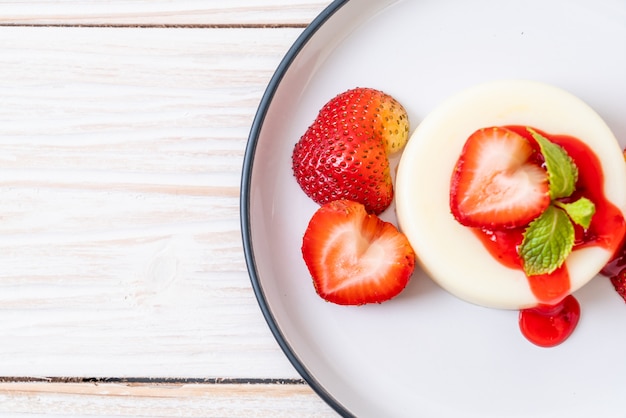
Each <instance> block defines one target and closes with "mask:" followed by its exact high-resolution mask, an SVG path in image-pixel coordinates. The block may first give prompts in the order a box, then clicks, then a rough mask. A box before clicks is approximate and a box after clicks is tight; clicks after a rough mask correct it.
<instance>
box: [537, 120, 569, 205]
mask: <svg viewBox="0 0 626 418" xmlns="http://www.w3.org/2000/svg"><path fill="white" fill-rule="evenodd" d="M527 129H528V132H530V134H531V135H532V136H533V138H534V139H535V141H537V143H538V144H539V148H540V150H541V154H542V155H543V158H544V159H545V161H546V170H547V171H548V182H549V183H550V198H552V199H559V198H561V197H568V196H569V195H571V194H572V193H573V192H574V189H575V188H576V181H577V180H578V167H576V164H575V163H574V161H573V160H572V158H571V157H570V156H569V155H568V154H567V152H566V151H565V150H564V149H563V147H561V146H560V145H557V144H555V143H553V142H551V141H550V140H549V139H547V138H546V137H544V136H543V135H541V134H539V133H537V132H536V131H534V130H533V129H531V128H527Z"/></svg>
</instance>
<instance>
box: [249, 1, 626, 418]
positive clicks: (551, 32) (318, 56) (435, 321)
mask: <svg viewBox="0 0 626 418" xmlns="http://www.w3.org/2000/svg"><path fill="white" fill-rule="evenodd" d="M502 78H524V79H533V80H538V81H543V82H547V83H551V84H554V85H556V86H558V87H562V88H564V89H566V90H569V91H570V92H572V93H574V94H576V95H578V96H579V97H580V98H582V99H583V100H585V101H586V102H587V103H589V104H590V105H591V106H592V107H593V108H594V109H595V110H596V111H597V112H598V113H600V114H601V115H602V116H603V117H604V119H605V120H606V122H607V123H608V124H609V125H610V127H611V128H612V129H613V131H614V133H615V134H616V136H617V137H618V138H620V141H621V144H622V146H624V145H626V2H624V1H623V0H550V1H547V0H524V1H522V0H516V1H502V0H474V1H462V0H456V1H455V0H405V1H389V0H385V1H383V0H352V1H336V2H334V3H333V4H331V5H330V6H329V7H328V8H327V9H326V10H325V11H324V12H323V13H322V14H321V15H320V16H319V17H318V18H317V19H316V20H315V21H314V22H313V23H312V24H311V25H310V26H309V27H308V28H307V29H306V30H305V31H304V33H303V34H302V36H301V37H300V38H299V39H298V41H297V42H296V43H295V44H294V46H293V47H292V48H291V49H290V51H289V52H288V54H287V55H286V57H285V59H284V60H283V62H282V63H281V65H280V67H279V68H278V69H277V71H276V74H275V76H274V77H273V79H272V81H271V83H270V85H269V86H268V89H267V92H266V94H265V96H264V98H263V101H262V103H261V105H260V108H259V111H258V114H257V117H256V119H255V121H254V124H253V126H252V130H251V134H250V138H249V143H248V148H247V150H246V155H245V162H244V168H243V176H242V191H241V215H242V216H241V219H242V233H243V241H244V248H245V252H246V261H247V263H248V268H249V272H250V277H251V280H252V285H253V288H254V290H255V292H256V295H257V298H258V300H259V304H260V306H261V310H262V312H263V314H264V315H265V317H266V319H267V322H268V324H269V326H270V328H271V330H272V332H273V333H274V335H275V336H276V339H277V341H278V343H279V344H280V346H281V348H282V349H283V350H284V352H285V354H286V355H287V356H288V358H289V359H290V361H291V362H292V363H293V365H294V367H295V368H296V369H297V370H298V372H299V373H300V374H301V375H302V376H303V377H304V379H306V380H307V381H308V382H309V384H310V385H311V386H312V387H313V388H314V390H316V391H317V393H318V394H319V395H320V396H321V397H322V398H323V399H324V400H326V401H327V402H328V403H329V404H330V405H331V406H332V407H333V408H335V409H336V410H337V411H338V412H339V413H340V414H342V415H345V416H350V415H355V416H359V417H401V416H409V417H416V416H419V417H480V418H486V417H498V418H502V417H568V418H572V417H589V416H598V417H623V416H625V414H626V409H625V407H624V405H623V402H622V399H623V396H624V390H625V389H626V360H625V357H624V356H625V353H626V304H624V302H623V301H622V300H621V299H620V298H619V296H617V295H616V293H615V292H614V291H613V289H612V287H611V284H610V282H609V280H608V279H606V278H604V277H600V276H599V277H598V278H597V279H595V280H593V281H592V283H591V284H590V285H588V286H586V287H584V288H583V289H582V290H581V291H579V292H578V293H577V294H576V296H577V299H578V300H579V302H580V304H581V308H582V317H581V321H580V323H579V325H578V328H577V329H576V331H575V333H574V335H573V336H572V337H570V339H568V340H567V341H566V342H565V343H564V344H562V345H560V346H557V347H554V348H550V349H545V348H539V347H536V346H534V345H532V344H531V343H529V342H528V341H526V340H525V339H524V338H523V337H522V336H521V334H520V332H519V329H518V325H517V315H518V314H517V312H515V311H501V310H493V309H486V308H481V307H478V306H474V305H471V304H468V303H465V302H462V301H460V300H458V299H456V298H454V297H453V296H451V295H449V294H448V293H446V292H445V291H444V290H443V289H441V288H439V287H438V286H437V285H435V284H434V283H433V282H432V281H431V280H430V279H429V278H428V277H427V276H425V275H424V274H423V273H422V272H421V271H417V272H416V273H415V274H414V276H413V278H412V280H411V282H410V284H409V286H408V287H407V288H406V290H405V291H404V292H403V293H402V294H401V295H400V296H399V297H397V298H395V299H393V300H391V301H389V302H386V303H383V304H381V305H375V306H362V307H341V306H336V305H332V304H329V303H326V302H324V301H322V300H321V299H320V298H319V297H318V296H317V295H316V294H315V292H314V290H313V286H312V283H311V280H310V277H309V274H308V272H307V270H306V266H305V265H304V262H303V261H302V258H301V254H300V245H301V238H302V234H303V233H304V230H305V228H306V225H307V223H308V221H309V219H310V217H311V216H312V214H313V212H314V211H315V209H316V208H317V205H316V204H315V203H313V202H312V201H311V200H309V199H308V198H307V197H306V196H305V195H304V193H303V192H302V191H301V190H300V189H299V187H298V185H297V184H296V182H295V180H294V178H293V175H292V172H291V161H290V158H291V151H292V149H293V146H294V144H295V143H296V142H297V140H298V139H299V137H300V136H301V135H302V133H303V132H304V131H305V129H306V128H307V126H308V125H309V124H310V123H311V122H312V120H313V119H314V117H315V116H316V114H317V111H318V109H319V108H320V107H321V106H322V105H323V104H324V103H325V102H326V101H327V100H328V99H330V98H331V97H333V96H334V95H336V94H337V93H339V92H342V91H344V90H347V89H348V88H352V87H356V86H368V87H374V88H377V89H381V90H384V91H386V92H388V93H390V94H392V95H393V96H395V97H396V98H397V99H398V100H399V101H400V102H402V103H403V104H404V106H405V107H406V108H407V110H408V113H409V118H410V120H411V122H412V126H413V128H414V127H415V126H417V124H418V123H419V121H420V120H421V119H422V118H423V117H424V116H425V115H426V114H427V113H428V112H429V111H430V110H432V109H433V108H434V107H435V106H436V105H437V104H438V103H439V102H440V101H442V100H443V99H445V98H446V97H448V96H450V95H452V94H454V93H456V92H458V91H459V90H461V89H463V88H465V87H468V86H470V85H473V84H477V83H480V82H484V81H488V80H494V79H502ZM383 217H384V218H385V219H387V220H390V221H395V216H394V213H393V207H392V208H390V209H389V210H388V211H386V212H385V213H384V215H383ZM450 262H454V259H451V260H450Z"/></svg>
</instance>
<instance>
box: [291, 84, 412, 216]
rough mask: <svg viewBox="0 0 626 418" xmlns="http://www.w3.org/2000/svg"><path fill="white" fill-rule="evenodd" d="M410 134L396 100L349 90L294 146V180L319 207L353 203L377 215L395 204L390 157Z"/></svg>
mask: <svg viewBox="0 0 626 418" xmlns="http://www.w3.org/2000/svg"><path fill="white" fill-rule="evenodd" d="M408 134H409V121H408V117H407V113H406V110H405V109H404V107H402V105H401V104H400V103H399V102H397V101H396V100H395V99H394V98H393V97H391V96H389V95H388V94H385V93H383V92H381V91H378V90H374V89H371V88H362V87H360V88H355V89H352V90H348V91H346V92H344V93H341V94H339V95H338V96H336V97H335V98H333V99H331V100H330V101H329V102H328V103H326V104H325V105H324V107H322V109H321V110H320V112H319V114H318V115H317V118H316V119H315V121H314V122H313V123H312V124H311V126H309V128H308V129H307V131H306V132H305V133H304V135H303V136H302V137H301V138H300V140H299V141H298V143H297V144H296V146H295V147H294V150H293V154H292V168H293V172H294V175H295V178H296V180H297V182H298V184H299V185H300V187H301V188H302V190H304V192H305V193H306V194H307V195H308V196H309V197H310V198H312V199H313V200H314V201H315V202H317V203H318V204H320V205H323V204H325V203H327V202H331V201H333V200H338V199H350V200H353V201H356V202H359V203H362V204H363V205H364V206H365V208H366V210H367V211H368V212H370V213H375V214H379V213H381V212H382V211H384V210H385V209H386V208H387V207H388V206H389V205H390V204H391V201H392V200H393V185H392V182H391V175H390V169H389V159H388V156H389V155H390V154H392V153H394V152H396V151H398V150H400V149H402V147H404V145H405V144H406V142H407V140H408Z"/></svg>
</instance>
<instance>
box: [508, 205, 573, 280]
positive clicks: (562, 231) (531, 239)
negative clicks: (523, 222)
mask: <svg viewBox="0 0 626 418" xmlns="http://www.w3.org/2000/svg"><path fill="white" fill-rule="evenodd" d="M573 247H574V226H573V225H572V222H571V221H570V219H569V217H568V216H567V213H565V211H563V210H561V209H559V208H557V207H555V206H552V205H550V206H548V208H547V209H546V210H545V211H544V212H543V213H542V214H541V215H540V216H539V217H538V218H536V219H535V220H533V221H532V222H531V223H530V224H529V225H528V227H527V228H526V231H525V232H524V238H523V240H522V245H521V246H520V250H519V253H520V256H521V257H522V263H523V267H524V272H525V273H526V275H528V276H535V275H538V274H550V273H552V272H553V271H554V270H556V269H557V268H559V267H560V266H561V265H562V264H563V263H564V262H565V259H566V258H567V256H568V255H569V254H570V253H571V252H572V248H573Z"/></svg>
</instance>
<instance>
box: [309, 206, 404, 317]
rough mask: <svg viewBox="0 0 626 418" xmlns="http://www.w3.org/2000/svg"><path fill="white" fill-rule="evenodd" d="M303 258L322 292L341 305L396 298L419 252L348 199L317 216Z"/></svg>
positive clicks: (328, 207) (387, 226)
mask: <svg viewBox="0 0 626 418" xmlns="http://www.w3.org/2000/svg"><path fill="white" fill-rule="evenodd" d="M302 255H303V257H304V261H305V263H306V265H307V267H308V269H309V272H310V273H311V276H312V278H313V284H314V286H315V290H316V291H317V293H318V294H319V295H320V296H321V297H322V298H324V299H325V300H327V301H329V302H333V303H336V304H339V305H362V304H365V303H381V302H383V301H386V300H388V299H391V298H393V297H394V296H396V295H398V294H399V293H400V292H401V291H402V290H403V289H404V288H405V286H406V285H407V283H408V281H409V278H410V277H411V274H412V273H413V269H414V268H415V253H414V252H413V249H412V248H411V245H410V244H409V241H408V240H407V238H406V237H405V236H404V234H402V233H401V232H399V231H398V230H397V229H396V227H395V226H394V225H393V224H391V223H388V222H385V221H383V220H381V219H380V218H378V217H377V216H376V215H372V214H368V213H367V212H366V210H365V207H364V206H363V205H362V204H360V203H357V202H353V201H349V200H335V201H332V202H329V203H327V204H325V205H322V206H321V207H320V208H319V209H318V210H317V211H316V212H315V214H314V215H313V217H312V218H311V220H310V222H309V225H308V227H307V230H306V232H305V234H304V237H303V240H302Z"/></svg>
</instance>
